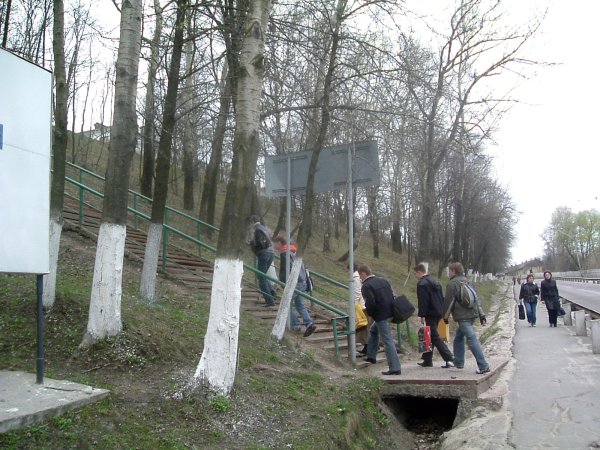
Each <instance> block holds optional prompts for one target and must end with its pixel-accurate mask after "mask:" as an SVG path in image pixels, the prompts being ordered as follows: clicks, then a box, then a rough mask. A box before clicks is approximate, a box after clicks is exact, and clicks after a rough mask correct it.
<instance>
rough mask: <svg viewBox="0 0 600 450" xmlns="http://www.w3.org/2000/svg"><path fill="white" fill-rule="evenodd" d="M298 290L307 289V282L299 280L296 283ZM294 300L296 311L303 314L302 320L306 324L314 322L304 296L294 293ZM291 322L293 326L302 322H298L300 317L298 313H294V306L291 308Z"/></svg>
mask: <svg viewBox="0 0 600 450" xmlns="http://www.w3.org/2000/svg"><path fill="white" fill-rule="evenodd" d="M296 290H297V291H300V292H304V291H305V290H306V283H301V282H298V283H297V284H296ZM292 300H293V302H294V307H295V308H296V311H298V314H300V316H302V322H303V323H304V325H305V326H309V325H310V324H311V323H313V320H312V318H311V317H310V314H309V313H308V310H307V309H306V306H304V301H303V297H302V296H300V295H299V294H294V297H293V298H292ZM290 323H291V325H292V328H294V327H297V326H300V324H299V323H298V318H297V317H296V314H295V313H294V311H293V310H292V308H290Z"/></svg>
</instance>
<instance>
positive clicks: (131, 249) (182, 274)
mask: <svg viewBox="0 0 600 450" xmlns="http://www.w3.org/2000/svg"><path fill="white" fill-rule="evenodd" d="M82 218H83V220H82V223H81V225H80V224H79V201H78V200H76V199H73V198H72V197H70V196H65V206H64V209H63V219H64V221H65V229H72V230H76V231H78V232H80V233H81V234H84V235H86V236H88V237H90V238H91V239H94V240H96V239H97V238H98V231H99V228H100V223H101V221H102V220H101V219H102V212H101V211H99V210H98V209H97V208H95V207H93V206H91V205H89V204H85V205H84V207H83V216H82ZM145 244H146V233H145V232H144V231H143V230H141V229H136V228H134V227H133V226H129V225H128V226H127V237H126V241H125V254H126V255H127V256H128V257H129V258H132V259H134V260H137V261H139V262H142V261H143V259H144V248H145ZM159 258H160V261H162V251H161V253H160V256H159ZM159 273H163V272H162V268H159ZM163 275H166V276H168V277H173V278H175V279H177V280H179V281H180V282H182V283H183V284H185V285H187V286H190V287H193V288H195V289H198V290H199V291H200V292H201V293H202V294H203V295H205V296H206V297H207V298H210V294H211V289H212V277H213V264H212V262H210V261H207V260H205V259H203V258H201V257H199V256H197V255H193V254H191V253H189V252H186V251H184V250H181V249H179V248H176V247H173V246H169V250H168V254H167V264H166V271H165V272H164V273H163ZM307 303H308V302H307ZM263 305H264V300H263V298H262V295H261V294H260V292H259V291H258V289H257V288H256V287H255V286H254V285H253V284H251V283H249V282H247V281H244V282H243V285H242V305H241V307H242V309H243V310H244V311H246V312H248V313H250V314H252V315H253V316H255V317H257V318H258V319H260V320H262V321H264V322H265V326H269V325H272V324H273V323H274V321H275V317H276V315H277V307H272V308H267V307H265V306H263ZM309 311H310V313H311V315H312V317H313V319H314V320H315V324H316V325H317V330H316V331H315V332H314V334H313V335H312V336H310V337H308V338H305V341H306V342H307V343H308V344H309V345H311V346H313V347H318V348H321V349H324V350H328V351H331V352H332V354H333V351H334V349H335V344H334V337H333V326H332V321H331V318H332V317H333V315H332V313H331V312H329V311H328V310H326V309H324V308H322V307H320V306H318V305H314V306H313V307H312V308H311V309H309ZM337 327H338V346H339V349H340V350H341V351H340V356H346V355H347V350H346V349H347V348H348V344H347V339H346V338H345V336H344V334H343V333H344V327H343V325H342V324H338V326H337ZM287 333H293V332H291V331H287ZM300 336H301V335H300Z"/></svg>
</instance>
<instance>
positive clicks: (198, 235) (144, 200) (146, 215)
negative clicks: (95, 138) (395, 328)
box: [65, 162, 401, 356]
mask: <svg viewBox="0 0 600 450" xmlns="http://www.w3.org/2000/svg"><path fill="white" fill-rule="evenodd" d="M67 167H68V168H70V169H73V170H75V171H77V177H76V178H77V179H75V178H71V177H69V176H65V181H66V182H67V183H69V184H70V185H72V186H74V187H75V188H76V191H77V192H76V194H75V195H71V194H67V195H71V197H72V198H75V199H77V200H78V202H79V211H78V222H79V225H80V226H83V219H84V206H85V205H86V204H87V205H88V206H91V207H95V208H96V209H98V210H99V211H101V209H102V208H101V206H99V205H97V204H96V205H94V204H93V203H94V202H93V201H92V202H89V200H90V198H88V197H89V196H88V197H86V194H88V193H89V194H91V196H92V200H93V199H95V200H96V202H98V201H101V200H102V199H103V198H104V193H103V192H102V191H103V188H102V187H103V186H102V185H103V183H104V181H105V178H104V177H103V176H101V175H98V174H96V173H94V172H92V171H90V170H88V169H86V168H84V167H81V166H78V165H76V164H73V163H70V162H67ZM85 176H89V177H91V179H92V181H93V182H94V184H95V185H94V187H91V186H88V185H87V184H86V182H85V180H84V177H85ZM65 191H67V189H65ZM129 195H130V196H131V197H132V206H128V207H127V211H128V212H129V213H131V215H132V217H131V225H132V226H133V227H134V228H136V229H140V228H142V225H143V224H145V223H148V222H150V212H149V209H151V205H152V199H151V198H148V197H146V196H144V195H142V194H140V193H139V192H136V191H134V190H132V189H129ZM86 201H88V203H86ZM142 204H145V207H146V210H145V211H144V210H142V209H141V206H142ZM173 216H175V217H173ZM175 218H179V219H180V220H179V221H177V222H178V224H179V225H180V224H181V220H186V221H188V222H191V224H192V225H193V228H194V229H195V233H194V234H195V235H194V236H193V235H192V234H190V233H189V231H184V230H181V229H180V228H178V225H175V224H173V223H172V222H174V221H176V219H175ZM140 219H141V221H140ZM170 221H171V223H169V222H170ZM189 229H190V227H189V226H188V230H189ZM203 230H209V231H210V232H212V233H218V232H219V228H218V227H215V226H214V225H211V224H209V223H206V222H204V221H202V220H200V219H198V218H196V217H193V216H191V215H189V214H186V213H184V212H181V211H179V210H177V209H175V208H172V207H170V206H167V207H166V211H165V217H164V222H163V236H162V252H163V258H162V269H163V271H164V270H166V264H167V254H168V247H169V245H173V244H172V243H171V240H172V239H171V237H172V236H173V235H174V236H175V237H178V238H180V239H181V240H183V241H184V242H186V243H188V244H192V246H193V247H194V248H195V249H196V250H197V253H198V256H200V257H202V256H203V255H202V250H203V249H206V250H208V251H209V252H211V253H212V254H214V253H216V250H217V249H216V246H215V245H211V244H210V243H207V242H205V241H204V240H203V239H202V237H203V234H204V233H203ZM206 234H208V233H206ZM182 250H185V251H188V252H189V250H190V248H189V245H188V246H187V248H183V249H182ZM244 269H245V270H247V271H249V272H251V273H253V274H254V275H260V276H264V277H266V278H267V279H268V280H270V281H272V282H274V283H277V284H279V285H281V286H285V283H283V282H281V281H279V280H278V279H275V278H271V277H269V276H268V275H266V274H263V273H262V272H260V271H259V270H258V269H256V268H255V267H253V266H251V265H248V264H245V263H244ZM311 275H313V276H314V277H315V278H318V279H319V280H322V281H325V282H327V283H328V284H330V285H331V286H332V287H334V288H341V289H344V290H345V291H346V295H347V291H348V286H347V285H344V284H343V283H340V282H338V281H336V280H333V279H332V278H330V277H328V276H326V275H323V274H320V273H318V272H315V271H311ZM259 290H260V289H259ZM319 290H324V291H325V292H328V293H329V294H330V295H332V296H335V297H338V298H343V296H341V295H339V294H338V293H336V292H335V291H332V290H328V289H325V288H323V287H321V286H320V287H319ZM295 293H296V294H298V295H301V296H302V297H304V298H306V299H308V300H310V301H311V302H312V303H314V304H317V305H319V306H321V307H322V308H323V309H325V310H327V311H329V312H331V313H332V314H333V317H332V318H331V322H332V328H333V338H334V347H335V353H336V356H339V330H338V327H337V326H338V323H339V322H340V321H343V322H344V325H345V331H343V332H342V334H343V335H346V336H348V334H349V332H348V330H349V329H350V327H349V323H348V320H349V317H348V314H347V313H345V312H343V311H341V310H340V309H338V308H336V307H335V306H333V305H330V304H328V303H327V302H325V301H324V300H322V299H319V298H317V297H315V296H313V295H310V294H308V293H306V292H301V291H298V290H296V291H295ZM346 298H347V297H346ZM398 336H399V338H400V336H401V335H400V334H399V335H398Z"/></svg>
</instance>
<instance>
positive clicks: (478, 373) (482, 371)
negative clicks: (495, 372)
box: [475, 367, 490, 375]
mask: <svg viewBox="0 0 600 450" xmlns="http://www.w3.org/2000/svg"><path fill="white" fill-rule="evenodd" d="M475 373H476V374H477V375H483V374H484V373H490V368H489V367H488V368H487V369H482V370H480V369H477V370H476V371H475Z"/></svg>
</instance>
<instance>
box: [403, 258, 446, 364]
mask: <svg viewBox="0 0 600 450" xmlns="http://www.w3.org/2000/svg"><path fill="white" fill-rule="evenodd" d="M413 271H414V273H415V277H416V278H417V280H418V282H417V298H418V300H419V312H418V315H419V317H420V318H421V324H423V325H425V326H429V327H430V329H431V345H432V348H431V351H429V352H424V353H423V354H422V355H421V359H423V362H420V363H417V364H418V365H420V366H422V367H433V347H435V348H437V350H438V352H440V355H441V357H442V358H443V359H444V361H445V362H446V364H444V365H443V366H442V367H443V368H446V369H447V368H449V367H454V364H453V361H454V356H453V355H452V352H451V351H450V349H449V348H448V346H447V345H446V343H445V342H444V341H443V339H442V338H441V337H440V334H439V333H438V324H439V323H440V320H441V319H442V314H443V309H442V308H443V306H444V294H443V293H442V286H441V285H440V282H439V281H438V280H436V279H435V278H433V277H432V276H431V275H429V274H428V273H427V268H426V267H425V265H424V264H417V265H416V266H415V267H414V268H413Z"/></svg>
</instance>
